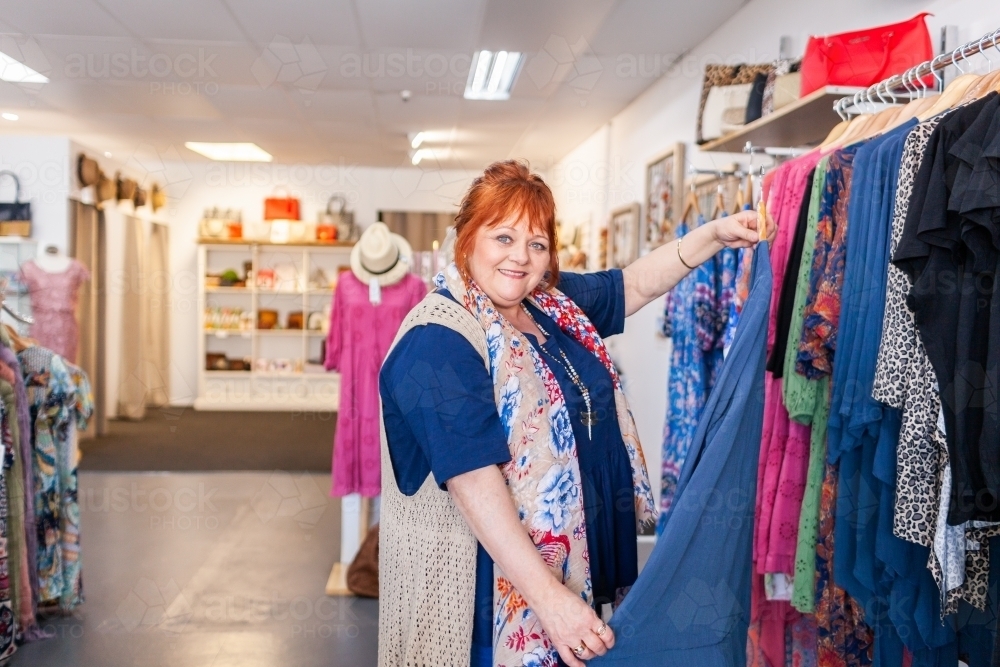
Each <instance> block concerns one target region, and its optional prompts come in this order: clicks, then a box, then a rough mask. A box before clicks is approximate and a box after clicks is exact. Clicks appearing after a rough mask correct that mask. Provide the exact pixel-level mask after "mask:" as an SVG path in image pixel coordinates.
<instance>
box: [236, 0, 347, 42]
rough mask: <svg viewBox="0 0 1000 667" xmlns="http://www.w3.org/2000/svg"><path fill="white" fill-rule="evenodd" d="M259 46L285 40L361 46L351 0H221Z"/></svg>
mask: <svg viewBox="0 0 1000 667" xmlns="http://www.w3.org/2000/svg"><path fill="white" fill-rule="evenodd" d="M221 1H222V2H225V3H226V5H227V6H228V7H229V9H230V10H231V11H232V13H233V15H234V16H235V17H236V21H237V22H238V23H239V24H240V25H241V26H242V27H243V29H244V30H245V31H246V32H247V34H248V35H249V37H250V39H252V40H253V41H254V42H255V43H256V45H257V46H258V47H261V48H263V47H267V46H268V45H271V44H275V45H276V46H278V47H279V48H280V47H281V44H282V43H283V42H284V41H285V40H290V41H291V42H292V43H293V44H296V45H300V46H303V47H306V46H308V45H310V44H311V45H313V46H320V45H333V46H351V47H357V46H359V45H360V44H359V41H358V27H357V25H356V23H355V20H354V12H353V11H352V10H351V0H297V1H296V2H295V4H294V6H290V5H289V4H287V3H283V2H259V1H257V0H221Z"/></svg>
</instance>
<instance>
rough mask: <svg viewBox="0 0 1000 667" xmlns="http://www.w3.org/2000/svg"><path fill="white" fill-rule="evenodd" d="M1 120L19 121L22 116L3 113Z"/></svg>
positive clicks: (0, 115) (0, 116)
mask: <svg viewBox="0 0 1000 667" xmlns="http://www.w3.org/2000/svg"><path fill="white" fill-rule="evenodd" d="M0 118H3V119H4V120H17V119H18V118H20V116H18V115H17V114H16V113H2V114H0Z"/></svg>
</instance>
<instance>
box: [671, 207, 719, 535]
mask: <svg viewBox="0 0 1000 667" xmlns="http://www.w3.org/2000/svg"><path fill="white" fill-rule="evenodd" d="M704 223H705V220H704V218H699V219H698V226H701V225H702V224H704ZM689 229H690V228H689V227H688V224H687V222H686V221H685V222H681V224H680V225H678V227H677V236H678V237H681V236H683V235H684V234H687V233H688V231H689ZM714 268H715V264H714V260H713V261H708V262H705V263H704V264H702V265H700V266H698V267H697V268H695V269H694V270H692V271H691V272H690V273H689V274H688V275H686V276H685V277H684V278H682V279H681V281H680V282H679V283H677V285H676V286H675V287H674V288H673V289H672V290H671V291H670V292H668V293H667V297H666V309H665V310H666V313H665V321H666V327H665V331H664V333H665V334H666V335H667V336H668V337H669V338H671V340H672V341H673V350H672V352H671V357H670V373H669V379H668V385H667V396H668V401H669V404H668V406H667V423H666V426H665V428H664V435H663V463H662V466H663V477H662V489H661V494H660V523H659V525H658V526H657V531H661V530H662V528H663V520H664V518H665V516H666V512H667V510H668V509H670V505H671V503H672V502H673V498H674V495H675V492H676V489H677V480H678V479H679V478H680V472H681V467H682V466H683V465H684V459H685V458H686V457H687V452H688V449H689V448H690V447H691V443H692V441H693V439H694V434H695V429H696V428H697V426H698V420H699V419H700V418H701V413H702V411H703V410H704V408H705V401H706V400H707V398H708V393H709V391H710V390H711V387H712V377H713V369H714V368H715V367H716V366H717V364H718V362H719V360H720V359H721V358H722V349H721V347H719V346H717V345H716V335H717V334H716V331H717V330H716V321H717V320H716V318H715V313H716V303H715V284H716V281H715V275H714Z"/></svg>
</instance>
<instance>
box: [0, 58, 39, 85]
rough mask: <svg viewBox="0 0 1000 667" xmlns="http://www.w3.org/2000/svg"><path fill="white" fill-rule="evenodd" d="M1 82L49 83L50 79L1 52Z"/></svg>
mask: <svg viewBox="0 0 1000 667" xmlns="http://www.w3.org/2000/svg"><path fill="white" fill-rule="evenodd" d="M0 81H9V82H10V83H48V82H49V78H48V77H47V76H45V75H43V74H39V73H38V72H36V71H35V70H33V69H31V68H30V67H28V66H27V65H25V64H24V63H22V62H21V61H19V60H15V59H14V58H11V57H10V56H8V55H7V54H6V53H4V52H2V51H0Z"/></svg>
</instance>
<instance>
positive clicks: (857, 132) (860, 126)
mask: <svg viewBox="0 0 1000 667" xmlns="http://www.w3.org/2000/svg"><path fill="white" fill-rule="evenodd" d="M873 118H874V116H872V115H871V114H861V115H860V116H858V117H856V118H855V119H854V120H852V121H851V124H850V125H848V126H847V129H846V130H844V133H843V134H841V135H840V136H839V137H837V139H836V140H835V141H834V142H833V143H832V144H831V145H830V146H828V147H827V148H828V149H834V150H835V149H838V148H841V147H843V146H846V145H848V144H850V143H853V142H854V141H855V140H856V139H857V138H858V137H860V136H861V135H862V134H864V132H865V130H866V129H867V127H868V124H869V123H871V121H872V119H873Z"/></svg>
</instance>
